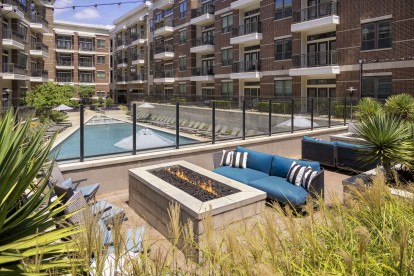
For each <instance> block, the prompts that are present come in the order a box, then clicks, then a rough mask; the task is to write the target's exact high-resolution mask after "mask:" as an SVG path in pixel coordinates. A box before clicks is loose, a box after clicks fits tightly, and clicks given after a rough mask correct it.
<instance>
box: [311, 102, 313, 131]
mask: <svg viewBox="0 0 414 276" xmlns="http://www.w3.org/2000/svg"><path fill="white" fill-rule="evenodd" d="M311 130H313V98H311Z"/></svg>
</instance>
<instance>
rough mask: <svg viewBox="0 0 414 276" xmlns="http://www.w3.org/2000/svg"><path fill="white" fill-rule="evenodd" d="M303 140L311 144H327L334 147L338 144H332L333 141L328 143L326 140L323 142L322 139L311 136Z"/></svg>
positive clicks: (304, 137)
mask: <svg viewBox="0 0 414 276" xmlns="http://www.w3.org/2000/svg"><path fill="white" fill-rule="evenodd" d="M303 140H305V141H310V142H316V143H321V144H326V145H332V146H335V145H336V142H331V141H326V140H321V139H315V138H312V137H309V136H303Z"/></svg>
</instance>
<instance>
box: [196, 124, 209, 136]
mask: <svg viewBox="0 0 414 276" xmlns="http://www.w3.org/2000/svg"><path fill="white" fill-rule="evenodd" d="M212 130H213V125H209V126H208V128H207V129H202V130H199V131H197V132H196V133H195V134H196V135H200V136H203V135H205V134H208V133H211V131H212Z"/></svg>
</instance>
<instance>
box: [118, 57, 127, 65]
mask: <svg viewBox="0 0 414 276" xmlns="http://www.w3.org/2000/svg"><path fill="white" fill-rule="evenodd" d="M116 62H117V63H118V64H123V63H128V58H126V57H124V58H117V59H116Z"/></svg>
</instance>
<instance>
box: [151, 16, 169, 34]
mask: <svg viewBox="0 0 414 276" xmlns="http://www.w3.org/2000/svg"><path fill="white" fill-rule="evenodd" d="M173 23H174V22H173V20H172V19H167V20H165V19H164V18H163V19H162V21H160V22H155V26H154V36H167V35H172V34H173V32H174V28H173V27H174V24H173Z"/></svg>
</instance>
